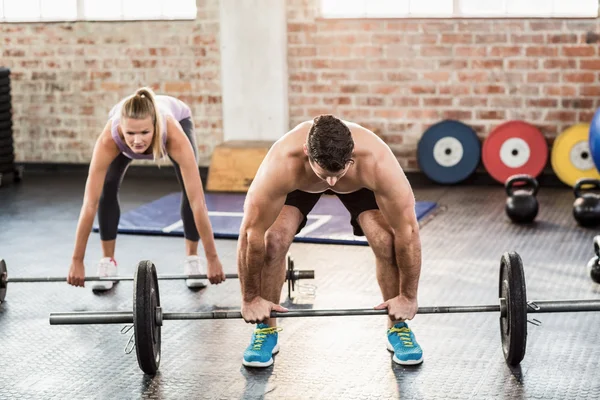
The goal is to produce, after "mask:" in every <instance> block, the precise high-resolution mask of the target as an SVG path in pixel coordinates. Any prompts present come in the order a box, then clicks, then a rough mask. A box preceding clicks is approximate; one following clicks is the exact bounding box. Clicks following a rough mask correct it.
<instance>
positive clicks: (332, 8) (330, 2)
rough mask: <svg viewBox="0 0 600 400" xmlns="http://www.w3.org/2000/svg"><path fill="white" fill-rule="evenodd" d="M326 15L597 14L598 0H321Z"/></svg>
mask: <svg viewBox="0 0 600 400" xmlns="http://www.w3.org/2000/svg"><path fill="white" fill-rule="evenodd" d="M320 4H321V16H322V17H324V18H452V17H455V18H523V17H525V18H527V17H530V18H543V17H545V18H596V17H598V0H576V1H575V0H343V1H342V0H320Z"/></svg>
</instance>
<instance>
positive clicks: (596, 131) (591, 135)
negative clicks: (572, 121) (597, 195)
mask: <svg viewBox="0 0 600 400" xmlns="http://www.w3.org/2000/svg"><path fill="white" fill-rule="evenodd" d="M588 144H589V147H590V153H591V154H592V161H593V162H594V165H595V166H596V169H597V170H600V108H599V109H598V110H596V113H595V114H594V117H593V118H592V122H591V124H590V130H589V132H588Z"/></svg>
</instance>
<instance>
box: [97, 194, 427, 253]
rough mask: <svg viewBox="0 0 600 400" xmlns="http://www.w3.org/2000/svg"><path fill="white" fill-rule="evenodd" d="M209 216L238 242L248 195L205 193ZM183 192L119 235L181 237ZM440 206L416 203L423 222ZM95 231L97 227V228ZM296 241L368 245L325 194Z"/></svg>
mask: <svg viewBox="0 0 600 400" xmlns="http://www.w3.org/2000/svg"><path fill="white" fill-rule="evenodd" d="M205 197H206V205H207V207H208V215H209V218H210V221H211V224H212V227H213V232H214V236H215V238H218V239H223V238H225V239H237V238H238V235H239V230H240V225H241V222H242V216H243V213H242V210H243V205H244V199H245V198H246V195H245V194H229V193H218V194H213V193H206V194H205ZM180 202H181V193H172V194H169V195H167V196H164V197H161V198H160V199H158V200H155V201H153V202H151V203H148V204H144V205H142V206H140V207H138V208H136V209H134V210H131V211H128V212H126V213H123V214H122V215H121V219H120V222H119V228H118V232H119V233H126V234H138V235H164V236H182V237H183V223H182V221H181V217H180V215H179V205H180ZM436 207H437V204H436V203H434V202H428V201H419V202H417V204H416V213H417V218H418V219H419V220H420V219H421V218H423V217H424V216H425V215H427V214H428V213H430V212H431V211H432V210H434V209H435V208H436ZM93 229H94V232H98V226H97V225H94V228H93ZM294 241H295V242H304V243H324V244H352V245H368V243H367V240H366V238H365V237H364V236H355V235H354V234H353V232H352V225H350V213H349V212H348V210H346V208H345V207H344V205H343V204H342V202H341V201H340V200H339V199H338V198H337V196H332V195H323V196H321V198H320V199H319V201H318V202H317V204H316V205H315V207H314V208H313V209H312V211H311V212H310V214H308V221H307V223H306V226H305V227H304V228H303V229H302V230H301V231H300V232H299V233H298V234H297V235H296V238H295V239H294Z"/></svg>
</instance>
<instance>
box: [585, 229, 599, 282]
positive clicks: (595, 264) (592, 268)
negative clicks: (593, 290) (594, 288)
mask: <svg viewBox="0 0 600 400" xmlns="http://www.w3.org/2000/svg"><path fill="white" fill-rule="evenodd" d="M594 253H596V255H595V256H594V257H592V259H591V260H590V261H589V262H588V264H587V268H588V271H589V272H590V277H591V278H592V280H593V281H594V282H596V283H600V261H599V260H600V236H596V237H594Z"/></svg>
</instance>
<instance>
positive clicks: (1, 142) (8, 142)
mask: <svg viewBox="0 0 600 400" xmlns="http://www.w3.org/2000/svg"><path fill="white" fill-rule="evenodd" d="M12 145H13V138H12V137H9V138H3V137H0V149H2V148H4V147H8V146H11V147H12Z"/></svg>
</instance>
